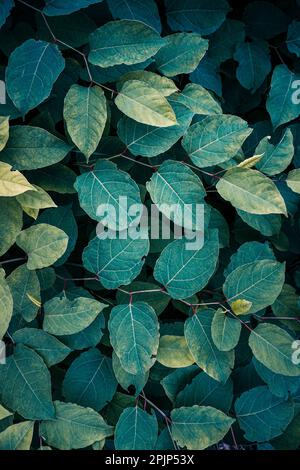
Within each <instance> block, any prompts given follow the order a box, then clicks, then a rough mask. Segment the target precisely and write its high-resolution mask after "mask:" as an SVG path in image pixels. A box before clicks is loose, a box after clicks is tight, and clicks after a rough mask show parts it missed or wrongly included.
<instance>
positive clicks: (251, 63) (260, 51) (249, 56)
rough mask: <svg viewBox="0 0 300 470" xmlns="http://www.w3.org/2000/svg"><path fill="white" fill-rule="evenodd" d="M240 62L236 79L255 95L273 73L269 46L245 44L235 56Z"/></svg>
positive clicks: (253, 42) (240, 46)
mask: <svg viewBox="0 0 300 470" xmlns="http://www.w3.org/2000/svg"><path fill="white" fill-rule="evenodd" d="M234 59H235V60H236V61H237V62H238V64H239V65H238V67H237V70H236V77H237V79H238V81H239V82H240V84H241V85H242V86H243V87H244V88H246V89H247V90H251V92H252V93H254V92H255V91H256V90H257V89H258V88H259V87H260V86H261V85H262V84H263V82H264V80H265V78H266V77H267V75H268V74H269V73H270V72H271V68H272V67H271V61H270V56H269V50H268V45H267V43H265V42H257V41H252V42H243V43H241V44H240V45H239V46H238V47H237V49H236V51H235V54H234Z"/></svg>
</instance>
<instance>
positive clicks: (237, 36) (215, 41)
mask: <svg viewBox="0 0 300 470" xmlns="http://www.w3.org/2000/svg"><path fill="white" fill-rule="evenodd" d="M244 40H245V24H244V23H243V22H242V21H237V20H232V19H231V18H226V20H225V21H224V23H222V25H221V26H220V28H219V29H218V30H217V31H216V32H215V33H214V34H213V35H212V36H211V38H210V44H209V55H210V57H211V58H212V59H214V60H215V61H216V62H217V63H221V62H225V61H226V60H228V59H232V58H233V55H234V51H235V49H236V47H237V46H238V45H239V44H241V43H243V42H244Z"/></svg>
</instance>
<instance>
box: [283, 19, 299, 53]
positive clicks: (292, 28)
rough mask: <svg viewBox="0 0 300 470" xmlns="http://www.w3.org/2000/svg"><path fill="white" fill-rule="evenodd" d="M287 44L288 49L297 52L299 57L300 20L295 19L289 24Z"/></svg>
mask: <svg viewBox="0 0 300 470" xmlns="http://www.w3.org/2000/svg"><path fill="white" fill-rule="evenodd" d="M286 45H287V48H288V50H289V51H290V52H291V53H292V54H296V56H297V57H300V22H299V21H296V20H294V21H292V22H291V24H290V25H289V29H288V35H287V39H286Z"/></svg>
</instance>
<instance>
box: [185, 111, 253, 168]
mask: <svg viewBox="0 0 300 470" xmlns="http://www.w3.org/2000/svg"><path fill="white" fill-rule="evenodd" d="M250 133H251V129H250V128H249V127H248V124H247V122H246V121H244V120H243V119H241V118H239V117H237V116H231V115H229V114H227V115H225V114H222V115H216V116H206V117H204V118H203V119H202V120H201V121H200V122H197V123H196V124H193V125H192V126H191V127H190V128H189V130H188V131H187V133H186V135H185V136H184V138H183V140H182V146H183V148H184V150H185V151H186V152H187V153H188V154H189V157H190V158H191V160H192V161H193V163H195V165H197V166H198V167H199V168H205V167H208V166H211V165H216V164H218V163H222V162H225V161H227V160H230V159H231V158H233V157H234V156H235V155H236V154H237V152H238V150H239V149H240V148H241V146H242V144H243V142H244V141H245V139H246V138H247V137H248V136H249V134H250Z"/></svg>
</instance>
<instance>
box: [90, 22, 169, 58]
mask: <svg viewBox="0 0 300 470" xmlns="http://www.w3.org/2000/svg"><path fill="white" fill-rule="evenodd" d="M165 42H166V41H165V39H163V38H161V37H160V35H159V34H158V33H157V32H156V31H155V29H153V28H151V27H150V26H147V25H146V24H144V23H142V22H140V21H134V20H119V21H110V22H108V23H106V24H105V25H104V26H100V28H98V29H96V31H94V32H93V33H92V34H91V36H90V53H89V61H90V62H91V63H92V64H94V65H99V66H100V67H111V66H113V65H118V64H126V65H131V64H137V63H140V62H144V61H145V60H146V59H149V58H150V57H153V56H154V55H155V54H156V52H157V51H158V50H159V49H160V48H161V47H162V46H163V45H164V44H165Z"/></svg>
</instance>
